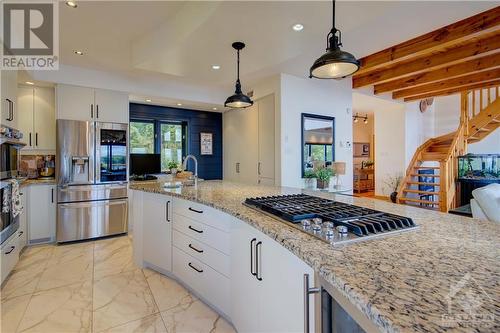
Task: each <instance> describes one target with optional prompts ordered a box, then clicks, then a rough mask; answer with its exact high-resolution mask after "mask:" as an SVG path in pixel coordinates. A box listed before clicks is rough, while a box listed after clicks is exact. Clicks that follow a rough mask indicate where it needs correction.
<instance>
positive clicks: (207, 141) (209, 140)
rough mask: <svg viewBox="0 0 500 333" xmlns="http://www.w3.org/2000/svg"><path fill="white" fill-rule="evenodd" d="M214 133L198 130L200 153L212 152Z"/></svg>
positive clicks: (211, 153)
mask: <svg viewBox="0 0 500 333" xmlns="http://www.w3.org/2000/svg"><path fill="white" fill-rule="evenodd" d="M213 149H214V134H213V133H207V132H200V155H213V154H214V150H213Z"/></svg>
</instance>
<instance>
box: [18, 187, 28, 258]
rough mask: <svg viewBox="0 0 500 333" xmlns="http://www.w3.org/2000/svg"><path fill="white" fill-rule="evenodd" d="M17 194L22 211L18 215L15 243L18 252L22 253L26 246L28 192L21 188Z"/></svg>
mask: <svg viewBox="0 0 500 333" xmlns="http://www.w3.org/2000/svg"><path fill="white" fill-rule="evenodd" d="M19 194H20V195H21V205H22V206H23V210H22V212H21V214H19V229H18V230H17V237H18V238H17V242H18V245H19V251H22V249H24V247H25V246H26V245H28V213H27V210H28V206H27V204H28V198H27V197H28V191H27V190H26V187H21V188H20V189H19Z"/></svg>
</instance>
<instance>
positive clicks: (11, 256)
mask: <svg viewBox="0 0 500 333" xmlns="http://www.w3.org/2000/svg"><path fill="white" fill-rule="evenodd" d="M1 251H2V253H1V254H0V265H1V268H0V275H1V279H2V280H1V281H0V283H3V281H4V280H5V278H6V277H7V276H8V275H9V273H10V272H11V271H12V269H13V268H14V266H16V264H17V262H18V261H19V252H20V249H19V244H18V241H17V236H15V235H14V236H11V237H10V238H9V239H8V240H7V241H6V242H5V243H4V244H3V245H2V249H1Z"/></svg>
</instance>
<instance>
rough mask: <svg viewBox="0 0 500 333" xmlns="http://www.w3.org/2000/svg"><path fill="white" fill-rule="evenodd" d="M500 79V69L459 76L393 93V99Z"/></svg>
mask: <svg viewBox="0 0 500 333" xmlns="http://www.w3.org/2000/svg"><path fill="white" fill-rule="evenodd" d="M498 78H500V68H495V69H490V70H487V71H482V72H477V73H473V74H470V75H465V76H459V77H456V78H452V79H449V80H442V81H438V82H432V83H429V84H424V85H422V86H417V87H411V88H406V89H403V90H398V91H395V92H393V93H392V98H394V99H398V98H402V97H410V96H415V95H421V94H426V93H432V92H435V91H440V90H446V89H453V88H457V87H461V86H466V85H471V84H475V83H479V82H486V81H492V80H495V79H498Z"/></svg>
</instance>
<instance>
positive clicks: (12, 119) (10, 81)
mask: <svg viewBox="0 0 500 333" xmlns="http://www.w3.org/2000/svg"><path fill="white" fill-rule="evenodd" d="M1 77H2V84H1V95H2V103H1V117H2V118H1V119H0V123H1V124H2V125H6V126H8V127H11V128H15V129H17V127H18V121H19V117H18V114H17V71H10V70H9V71H2V75H1Z"/></svg>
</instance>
